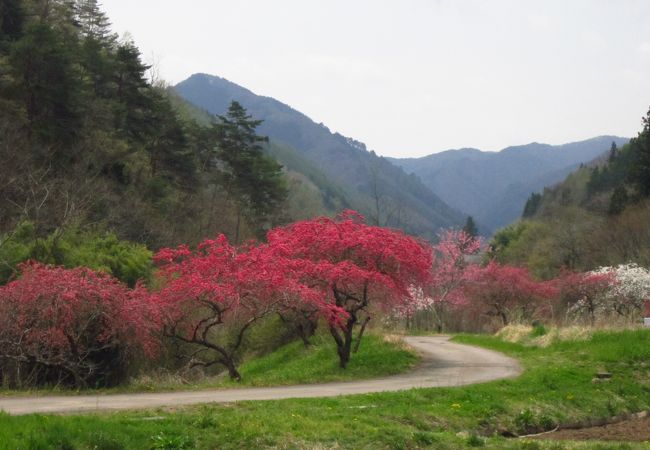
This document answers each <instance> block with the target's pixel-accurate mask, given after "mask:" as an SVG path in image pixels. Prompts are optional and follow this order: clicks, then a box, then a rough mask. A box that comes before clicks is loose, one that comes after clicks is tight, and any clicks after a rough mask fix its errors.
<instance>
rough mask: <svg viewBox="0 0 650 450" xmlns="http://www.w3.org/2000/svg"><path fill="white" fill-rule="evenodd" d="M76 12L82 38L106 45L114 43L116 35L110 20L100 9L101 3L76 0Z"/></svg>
mask: <svg viewBox="0 0 650 450" xmlns="http://www.w3.org/2000/svg"><path fill="white" fill-rule="evenodd" d="M76 12H77V21H78V23H79V27H80V32H81V35H82V36H83V37H84V38H86V39H91V40H94V41H96V42H100V43H102V44H103V45H105V46H108V47H110V46H113V45H114V44H115V42H116V41H117V37H116V36H115V33H113V32H112V31H111V22H110V21H109V20H108V17H107V16H106V14H104V12H103V11H102V10H101V4H100V3H99V2H98V1H97V0H77V1H76Z"/></svg>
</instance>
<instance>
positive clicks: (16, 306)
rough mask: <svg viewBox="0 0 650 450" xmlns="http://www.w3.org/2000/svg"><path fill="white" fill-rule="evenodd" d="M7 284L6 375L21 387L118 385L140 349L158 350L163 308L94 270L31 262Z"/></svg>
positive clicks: (0, 320)
mask: <svg viewBox="0 0 650 450" xmlns="http://www.w3.org/2000/svg"><path fill="white" fill-rule="evenodd" d="M19 270H20V271H21V272H22V274H21V276H20V278H18V279H17V280H15V281H12V282H10V283H9V284H7V285H5V286H0V362H1V363H2V364H1V366H0V375H2V377H3V378H4V379H5V380H6V381H9V383H10V384H13V385H21V386H24V385H40V384H64V385H69V386H75V387H85V386H89V385H94V386H102V385H113V384H116V383H118V382H119V381H121V380H122V379H124V377H125V376H126V367H127V365H126V362H127V360H128V357H130V356H131V357H132V356H134V355H142V354H144V355H153V354H154V353H155V351H156V349H157V345H158V342H157V340H156V337H155V334H156V329H155V324H156V323H157V320H156V317H157V309H156V308H155V306H154V305H153V304H152V303H151V301H150V296H149V294H148V292H147V291H146V290H145V289H144V288H142V287H141V286H136V287H135V288H134V289H129V288H128V287H127V286H125V285H124V284H122V283H120V282H119V281H118V280H116V279H115V278H113V277H111V276H109V275H107V274H105V273H102V272H95V271H92V270H90V269H87V268H77V269H65V268H62V267H52V266H45V265H42V264H40V263H29V264H23V265H20V266H19Z"/></svg>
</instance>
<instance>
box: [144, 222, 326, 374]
mask: <svg viewBox="0 0 650 450" xmlns="http://www.w3.org/2000/svg"><path fill="white" fill-rule="evenodd" d="M154 260H155V261H156V263H157V264H158V265H159V267H160V276H161V278H162V281H163V287H162V289H161V290H160V291H159V292H157V293H156V295H155V297H156V298H157V300H158V302H159V303H160V305H161V310H162V311H164V315H163V328H164V333H165V334H166V335H167V336H169V337H172V338H174V339H176V340H178V341H180V342H183V343H185V344H189V345H190V346H191V347H193V351H192V353H191V354H190V355H189V360H190V364H191V365H195V366H196V365H200V366H204V367H209V366H212V365H215V364H221V365H223V366H224V367H225V368H226V369H227V370H228V373H229V375H230V377H231V378H232V379H236V380H240V379H241V375H240V374H239V372H238V370H237V360H238V357H239V354H238V352H239V350H240V349H241V347H242V344H243V342H244V337H245V335H246V333H247V332H248V330H249V329H250V327H251V326H252V325H253V324H254V323H255V322H257V321H258V320H259V319H261V318H262V317H264V316H266V315H268V314H271V313H273V312H278V311H283V310H285V309H286V308H287V307H288V306H289V305H290V304H294V303H295V302H297V301H299V302H303V303H305V304H306V305H310V307H313V308H316V309H318V310H319V311H321V312H322V313H323V314H325V315H328V317H329V318H330V320H333V321H336V320H337V319H336V316H337V312H336V311H335V310H334V309H333V308H331V307H330V305H327V304H326V303H325V302H324V300H323V298H322V294H321V293H320V292H319V291H317V290H313V289H310V288H309V287H307V286H306V285H304V284H302V282H301V278H302V277H301V275H300V274H301V272H302V267H301V265H300V264H299V262H298V261H294V260H289V259H286V258H282V257H279V256H278V255H276V254H275V253H274V252H273V251H271V249H270V248H269V246H266V245H259V246H255V245H253V244H249V245H244V246H241V247H233V246H232V245H230V244H229V243H228V241H227V239H226V237H225V236H223V235H221V236H219V237H218V238H217V239H216V240H206V241H204V242H203V243H201V244H200V245H199V246H198V247H197V249H196V250H195V251H191V250H190V249H189V248H188V247H187V246H181V247H179V248H177V249H163V250H161V251H160V252H158V253H157V254H156V255H155V257H154Z"/></svg>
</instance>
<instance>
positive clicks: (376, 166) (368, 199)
mask: <svg viewBox="0 0 650 450" xmlns="http://www.w3.org/2000/svg"><path fill="white" fill-rule="evenodd" d="M175 90H176V92H177V93H178V94H179V95H180V96H181V97H183V98H184V99H186V100H187V101H189V102H190V103H192V104H194V105H195V106H197V107H199V108H202V109H204V110H206V111H208V112H209V113H211V114H219V115H223V114H224V113H225V112H226V110H227V109H228V106H229V105H230V103H231V102H232V101H233V100H236V101H238V102H239V103H241V104H242V105H243V106H244V107H245V108H246V109H247V110H248V113H249V114H250V115H252V116H253V117H255V118H256V119H261V120H263V121H264V122H263V123H262V125H261V126H260V127H259V128H258V132H259V134H262V135H266V136H269V138H270V139H271V140H272V141H273V142H275V143H276V144H277V145H279V146H281V147H282V148H283V149H284V150H283V151H280V152H276V153H275V154H274V156H276V157H277V158H278V159H279V160H280V162H281V163H283V164H287V162H286V155H287V154H289V155H291V157H292V159H294V160H295V159H298V158H299V159H302V160H303V162H307V163H309V164H310V165H311V166H312V168H313V167H314V166H315V167H316V168H317V169H318V171H320V172H321V173H322V174H323V175H324V176H325V177H326V178H327V182H328V183H329V184H330V185H335V186H337V187H338V188H339V189H340V191H341V192H342V196H343V197H344V198H345V199H346V202H347V206H349V207H350V208H352V209H356V210H358V211H360V212H362V213H363V214H364V215H366V216H367V217H368V218H369V221H370V222H373V223H377V224H380V225H385V226H392V227H398V228H402V229H404V230H405V231H406V232H408V233H412V234H417V235H420V236H423V237H425V238H428V239H433V238H435V235H436V233H437V231H438V230H439V229H441V228H447V227H451V226H458V225H460V224H462V223H463V221H464V216H463V215H462V214H461V213H460V212H459V211H457V210H455V209H453V208H451V207H449V206H448V205H447V204H446V203H445V202H444V201H442V200H441V199H440V198H439V197H438V196H437V195H436V194H434V193H433V192H432V191H431V190H430V189H429V188H427V187H426V186H425V185H424V184H423V183H422V181H421V180H420V179H419V178H418V177H417V176H415V175H409V174H407V173H406V172H405V171H404V170H403V169H402V168H400V167H397V166H395V165H393V164H392V163H391V162H390V161H388V160H387V159H386V158H383V157H379V156H377V155H376V154H375V153H374V152H370V151H368V150H367V149H366V146H365V145H364V144H363V143H361V142H358V141H356V140H354V139H351V138H348V137H345V136H343V135H341V134H339V133H333V132H332V131H330V130H329V129H328V128H327V127H326V126H325V125H323V124H317V123H315V122H314V121H313V120H311V119H310V118H309V117H307V116H306V115H304V114H302V113H301V112H299V111H296V110H295V109H293V108H291V107H290V106H288V105H286V104H284V103H281V102H279V101H278V100H275V99H273V98H270V97H263V96H259V95H256V94H254V93H253V92H251V91H249V90H248V89H245V88H243V87H241V86H239V85H237V84H235V83H232V82H230V81H228V80H226V79H223V78H220V77H216V76H211V75H206V74H195V75H192V76H191V77H190V78H188V79H187V80H185V81H183V82H181V83H179V84H178V85H176V86H175ZM287 165H289V164H287ZM298 165H299V166H300V165H305V164H298ZM293 169H294V170H301V169H300V168H299V167H297V166H296V164H295V161H294V167H293ZM307 176H308V177H309V175H308V174H307Z"/></svg>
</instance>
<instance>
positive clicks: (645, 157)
mask: <svg viewBox="0 0 650 450" xmlns="http://www.w3.org/2000/svg"><path fill="white" fill-rule="evenodd" d="M630 146H631V149H632V154H633V164H632V166H631V171H630V174H629V178H630V181H632V183H633V184H634V185H635V186H636V188H637V190H638V192H639V194H640V195H641V196H642V197H648V196H650V110H649V111H648V115H647V116H646V117H644V118H643V130H642V131H641V132H640V133H639V135H638V136H637V137H636V138H634V139H632V141H631V142H630Z"/></svg>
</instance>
